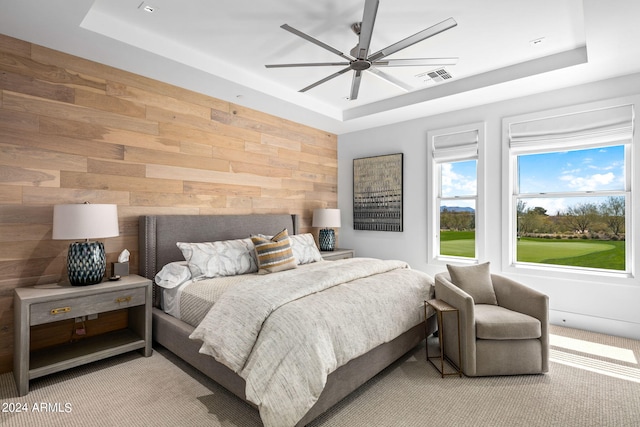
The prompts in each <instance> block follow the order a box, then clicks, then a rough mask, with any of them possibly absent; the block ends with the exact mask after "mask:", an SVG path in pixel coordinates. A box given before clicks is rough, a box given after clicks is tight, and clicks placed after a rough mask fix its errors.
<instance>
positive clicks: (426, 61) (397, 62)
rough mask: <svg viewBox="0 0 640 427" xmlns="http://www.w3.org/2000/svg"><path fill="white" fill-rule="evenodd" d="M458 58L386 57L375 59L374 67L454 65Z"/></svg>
mask: <svg viewBox="0 0 640 427" xmlns="http://www.w3.org/2000/svg"><path fill="white" fill-rule="evenodd" d="M457 63H458V58H412V59H387V60H383V61H375V62H373V63H372V65H375V66H376V67H413V66H444V65H456V64H457Z"/></svg>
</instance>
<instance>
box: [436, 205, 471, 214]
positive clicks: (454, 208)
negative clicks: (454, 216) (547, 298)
mask: <svg viewBox="0 0 640 427" xmlns="http://www.w3.org/2000/svg"><path fill="white" fill-rule="evenodd" d="M444 211H447V212H470V213H474V212H475V211H476V210H475V209H473V208H465V207H461V206H440V212H444Z"/></svg>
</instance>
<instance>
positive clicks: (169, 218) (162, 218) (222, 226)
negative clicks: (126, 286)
mask: <svg viewBox="0 0 640 427" xmlns="http://www.w3.org/2000/svg"><path fill="white" fill-rule="evenodd" d="M139 221H140V228H139V231H138V233H139V239H138V242H139V243H138V244H139V246H140V248H139V249H140V265H139V273H138V274H140V275H141V276H144V277H147V278H149V279H151V280H153V278H154V277H155V275H156V273H157V272H158V271H159V270H160V269H161V268H162V267H163V266H164V265H166V264H168V263H170V262H173V261H183V260H184V257H183V256H182V252H180V249H178V247H177V246H176V242H194V243H197V242H214V241H217V240H231V239H244V238H247V237H249V236H251V235H252V234H272V235H273V234H276V233H278V232H279V231H281V230H282V229H283V228H286V229H287V230H288V231H289V234H297V233H298V216H297V215H289V214H263V215H258V214H255V215H151V216H141V217H140V220H139Z"/></svg>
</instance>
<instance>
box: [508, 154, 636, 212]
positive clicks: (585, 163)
mask: <svg viewBox="0 0 640 427" xmlns="http://www.w3.org/2000/svg"><path fill="white" fill-rule="evenodd" d="M518 168H519V170H518V172H519V184H520V193H521V194H523V193H529V194H536V193H558V192H574V191H577V192H583V191H603V190H624V146H614V147H604V148H591V149H587V150H576V151H565V152H555V153H544V154H530V155H523V156H520V157H519V164H518ZM526 201H527V206H528V207H531V208H532V207H535V206H541V207H543V208H545V209H547V212H548V213H549V214H551V215H555V214H556V213H557V212H558V211H563V210H565V209H566V208H567V207H568V206H571V205H573V204H576V203H584V202H588V201H591V202H595V203H599V202H600V199H598V200H597V201H596V200H595V199H592V200H589V199H588V198H584V197H575V198H560V197H555V198H540V199H535V200H533V199H529V200H526Z"/></svg>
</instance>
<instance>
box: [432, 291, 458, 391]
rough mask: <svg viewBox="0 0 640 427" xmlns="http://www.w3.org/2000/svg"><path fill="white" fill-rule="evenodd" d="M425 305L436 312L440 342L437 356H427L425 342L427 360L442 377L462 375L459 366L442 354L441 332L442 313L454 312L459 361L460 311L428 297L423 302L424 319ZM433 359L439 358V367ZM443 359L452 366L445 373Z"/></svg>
mask: <svg viewBox="0 0 640 427" xmlns="http://www.w3.org/2000/svg"><path fill="white" fill-rule="evenodd" d="M427 306H431V307H433V309H434V310H435V312H436V319H437V321H438V342H439V343H440V356H439V357H438V356H429V342H428V341H427V344H426V346H425V347H426V353H427V360H428V361H429V362H431V364H432V365H433V366H434V367H435V368H436V369H437V370H438V372H440V375H442V378H444V377H445V376H449V375H458V376H459V377H461V376H462V370H461V369H460V367H459V366H458V365H456V364H455V363H453V361H452V360H451V359H449V358H448V357H447V356H445V355H444V334H443V333H442V331H443V328H444V319H443V314H444V313H453V312H455V314H456V319H457V323H458V360H459V361H461V360H462V354H461V351H460V311H458V309H457V308H455V307H453V306H451V305H449V304H447V303H446V302H444V301H442V300H439V299H430V300H429V301H425V302H424V315H425V319H426V318H427ZM433 359H440V367H438V365H436V364H435V363H434V362H433ZM445 359H446V360H447V362H448V363H449V364H451V366H452V367H453V368H454V371H453V372H447V373H445V371H444V361H445Z"/></svg>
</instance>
